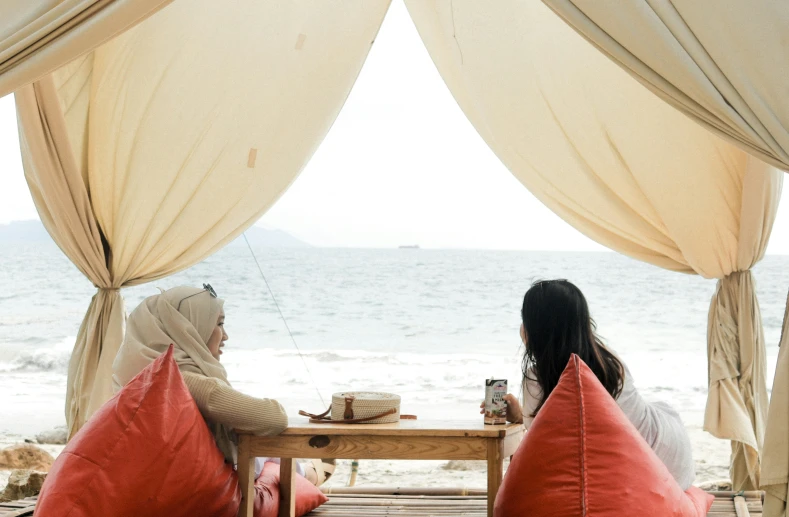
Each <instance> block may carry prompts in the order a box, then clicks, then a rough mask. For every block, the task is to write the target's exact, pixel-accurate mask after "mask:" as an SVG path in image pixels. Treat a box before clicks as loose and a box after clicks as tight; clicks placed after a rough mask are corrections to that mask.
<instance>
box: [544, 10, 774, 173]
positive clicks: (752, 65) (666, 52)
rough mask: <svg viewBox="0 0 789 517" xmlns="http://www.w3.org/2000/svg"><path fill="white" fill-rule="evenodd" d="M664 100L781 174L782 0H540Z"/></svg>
mask: <svg viewBox="0 0 789 517" xmlns="http://www.w3.org/2000/svg"><path fill="white" fill-rule="evenodd" d="M543 2H544V3H545V4H547V5H548V6H550V8H551V9H553V10H554V11H556V13H557V14H558V15H559V16H561V17H562V18H563V19H564V20H565V21H566V22H567V23H568V24H569V25H570V26H572V27H573V28H574V29H575V30H576V31H578V32H579V33H580V34H582V35H583V36H584V37H586V38H587V39H588V40H589V41H591V42H592V43H593V44H594V45H595V46H597V48H598V49H600V50H601V51H602V52H603V53H604V54H606V55H607V56H608V57H609V58H611V59H612V60H613V61H614V62H616V63H617V64H619V65H620V66H621V67H622V68H624V69H625V70H627V71H628V72H629V73H630V75H632V76H633V77H635V78H637V79H638V80H639V81H641V82H642V83H643V84H644V85H646V86H647V87H648V88H649V89H651V90H652V91H653V92H655V93H656V94H658V95H659V96H660V97H661V98H663V99H664V100H665V101H667V102H669V103H670V104H671V105H673V106H674V107H676V108H678V109H679V110H680V111H682V112H683V113H685V114H686V115H689V116H690V117H692V118H694V119H695V120H696V121H697V122H700V123H701V124H702V125H704V126H706V127H707V128H708V129H710V130H712V131H714V132H716V133H717V134H719V135H722V136H724V137H725V138H727V139H729V140H730V141H731V142H734V143H735V144H737V145H739V146H740V147H741V148H742V149H745V150H746V151H748V152H749V153H751V154H753V155H754V156H757V157H759V158H761V159H762V160H764V161H766V162H767V163H770V164H772V165H775V166H776V167H780V168H782V169H783V170H787V171H789V95H787V89H789V45H787V42H786V30H787V27H789V4H788V3H787V2H782V1H780V0H778V1H777V0H671V1H670V2H667V1H653V0H630V1H628V2H601V1H599V0H543Z"/></svg>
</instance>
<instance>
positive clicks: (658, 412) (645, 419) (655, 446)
mask: <svg viewBox="0 0 789 517" xmlns="http://www.w3.org/2000/svg"><path fill="white" fill-rule="evenodd" d="M620 361H621V359H620ZM622 365H623V366H624V368H625V380H624V386H623V387H622V393H621V394H620V395H619V398H618V399H617V401H616V402H617V404H618V405H619V408H620V409H621V410H622V412H623V413H624V414H625V415H626V416H627V418H628V420H630V422H631V423H632V424H633V425H634V426H635V428H636V429H638V432H639V433H640V434H641V436H643V437H644V440H646V442H647V443H648V444H649V446H650V447H651V448H652V450H653V451H655V454H657V456H658V458H660V459H661V461H663V463H664V464H665V465H666V467H668V470H669V472H671V474H672V475H673V476H674V479H676V480H677V483H678V484H679V486H680V487H682V490H687V489H688V488H690V487H691V485H692V484H693V480H694V479H695V478H696V467H695V465H694V463H693V454H692V449H691V445H690V437H689V436H688V433H687V431H686V430H685V426H684V424H683V423H682V418H680V416H679V413H677V412H676V411H675V410H674V409H673V408H672V407H671V406H669V405H668V404H666V403H665V402H647V401H645V400H644V399H643V398H642V397H641V395H640V394H639V393H638V391H637V390H636V387H635V385H634V383H633V376H632V375H631V374H630V370H628V368H627V366H625V364H624V362H623V363H622ZM541 395H542V390H541V389H540V386H539V385H538V384H537V383H536V382H535V381H533V380H527V381H526V382H525V383H524V386H523V423H524V425H525V427H526V428H527V429H528V428H529V427H530V426H531V423H532V421H533V420H534V418H532V416H531V415H532V414H533V413H534V410H535V409H537V405H538V404H539V401H540V398H541Z"/></svg>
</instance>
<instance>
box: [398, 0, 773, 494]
mask: <svg viewBox="0 0 789 517" xmlns="http://www.w3.org/2000/svg"><path fill="white" fill-rule="evenodd" d="M406 5H407V6H408V9H409V11H410V13H411V16H412V18H413V20H414V22H415V24H416V26H417V29H418V30H419V34H420V36H421V37H422V39H423V41H424V43H425V45H426V46H427V49H428V51H429V52H430V55H431V57H432V58H433V61H434V62H435V64H436V66H437V68H438V70H439V72H440V73H441V75H442V77H443V78H444V81H445V82H446V84H447V86H448V87H449V89H450V90H451V92H452V94H453V95H454V96H455V99H456V100H457V102H458V104H459V105H460V107H461V108H462V109H463V111H464V112H465V113H466V115H467V117H468V118H469V120H470V121H471V122H472V123H473V124H474V126H475V128H476V129H477V131H478V132H479V133H480V135H481V136H482V137H483V138H484V139H485V141H486V142H487V143H488V145H489V146H490V147H491V148H492V149H493V151H494V152H495V153H496V154H497V155H498V157H499V158H500V159H501V160H502V161H503V162H504V164H505V165H506V166H507V167H508V168H509V169H510V171H512V173H513V174H514V175H515V176H516V177H517V178H518V179H519V180H520V181H521V182H522V183H523V184H524V185H525V186H526V187H528V188H529V190H531V192H532V193H534V195H535V196H536V197H537V198H539V199H540V200H541V201H542V202H543V203H544V204H546V205H547V206H548V207H549V208H550V209H551V210H552V211H554V212H555V213H556V214H558V215H559V216H561V217H562V218H563V219H564V220H565V221H567V222H568V223H570V224H571V225H573V226H574V227H575V228H577V229H578V230H580V231H581V232H583V233H584V234H585V235H587V236H589V237H590V238H592V239H594V240H596V241H597V242H599V243H601V244H603V245H605V246H607V247H609V248H611V249H614V250H616V251H619V252H621V253H624V254H626V255H629V256H631V257H634V258H637V259H639V260H643V261H645V262H649V263H651V264H655V265H657V266H660V267H663V268H667V269H671V270H674V271H681V272H686V273H696V274H699V275H702V276H704V277H706V278H718V279H720V281H719V284H718V288H717V290H716V294H715V296H714V297H713V300H712V303H711V307H710V327H709V335H708V337H709V340H708V341H709V342H708V350H709V399H708V405H707V412H706V415H705V428H706V429H707V430H709V431H710V432H711V433H713V434H714V435H716V436H718V437H721V438H727V439H731V440H733V453H734V454H733V468H732V475H733V477H734V479H735V482H736V483H737V485H738V489H739V488H744V487H748V486H751V487H753V486H758V470H759V464H758V462H759V451H760V448H761V443H762V442H761V439H762V433H763V428H764V420H765V418H766V410H767V391H766V386H765V361H766V358H765V350H764V337H763V332H762V325H761V316H760V314H759V307H758V302H757V300H756V297H755V293H754V290H753V280H752V277H751V274H750V271H749V269H750V267H751V266H753V265H754V264H755V263H756V262H758V261H759V260H760V259H761V257H762V255H763V254H764V249H765V246H766V244H767V241H768V239H769V235H770V231H771V229H772V223H773V220H774V217H775V213H776V209H777V205H778V200H779V197H780V191H781V185H782V178H783V175H782V174H781V173H780V172H778V171H777V170H775V169H773V168H772V167H770V166H768V165H766V164H765V163H763V162H761V161H759V160H758V159H756V158H754V157H751V156H749V155H747V154H746V153H745V152H743V151H741V150H740V149H739V148H737V147H735V146H733V145H731V144H729V143H727V142H726V141H724V140H722V139H720V138H718V137H717V136H715V135H713V134H712V133H710V132H708V131H706V130H705V129H704V128H702V127H701V126H699V125H698V124H696V123H695V122H693V121H691V120H689V119H688V118H687V117H685V116H684V115H682V114H681V113H679V112H677V111H676V110H674V109H673V108H671V107H670V106H668V105H667V104H665V103H664V102H662V101H661V100H660V99H658V98H657V97H655V96H654V95H653V94H651V93H650V92H649V91H648V90H647V89H645V88H644V87H642V86H641V85H640V84H638V82H636V81H635V80H633V79H632V78H631V77H630V76H629V75H628V74H626V73H625V72H624V71H622V70H621V69H619V68H618V67H617V66H615V65H614V64H613V63H611V62H610V61H609V60H608V59H606V58H605V57H604V56H603V55H602V54H600V53H599V52H598V51H597V50H596V49H594V48H593V47H592V46H591V45H589V44H588V43H587V42H586V41H584V40H583V39H582V38H581V37H580V36H578V35H577V34H576V33H575V32H573V31H572V30H571V29H570V28H569V27H567V26H566V25H565V24H564V23H563V22H562V20H561V19H560V18H558V17H557V16H555V15H554V14H553V13H552V12H551V11H550V10H549V9H548V8H547V7H545V6H544V5H542V4H541V3H539V2H522V1H518V0H502V1H499V2H496V3H495V4H490V3H484V4H481V3H479V2H474V1H473V0H454V1H450V0H430V1H425V0H406ZM617 5H618V4H617ZM535 224H536V223H535Z"/></svg>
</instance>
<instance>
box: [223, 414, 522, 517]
mask: <svg viewBox="0 0 789 517" xmlns="http://www.w3.org/2000/svg"><path fill="white" fill-rule="evenodd" d="M292 420H295V423H294V422H293V421H292V422H291V426H290V427H288V428H287V429H285V431H284V432H283V433H282V434H280V435H278V436H254V435H251V434H239V437H238V438H239V446H238V476H239V483H240V484H241V494H242V497H243V499H242V501H241V508H240V509H239V512H238V515H239V516H240V517H252V511H253V509H254V497H249V494H254V493H255V487H254V482H255V480H254V476H255V457H258V456H263V457H271V458H282V464H281V467H280V473H281V475H280V497H281V503H280V517H293V516H294V515H295V507H294V505H295V501H296V499H295V482H296V478H295V476H296V466H295V461H296V458H337V459H362V460H385V459H389V460H487V462H488V516H489V517H492V516H493V502H494V501H495V498H496V493H497V492H498V490H499V486H500V485H501V479H502V475H503V464H504V458H506V457H507V456H511V455H512V454H514V453H515V450H516V449H517V448H518V445H519V444H520V441H521V438H522V437H523V426H522V425H520V424H508V425H484V424H483V423H482V421H481V420H482V419H481V418H480V420H479V421H475V422H474V421H469V422H446V421H432V422H431V421H427V420H401V421H400V422H398V423H395V424H311V423H309V422H308V421H307V419H306V418H300V419H292Z"/></svg>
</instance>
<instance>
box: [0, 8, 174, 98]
mask: <svg viewBox="0 0 789 517" xmlns="http://www.w3.org/2000/svg"><path fill="white" fill-rule="evenodd" d="M171 1H172V0H3V1H2V2H0V97H2V96H4V95H6V94H8V93H11V92H13V91H14V90H16V89H18V88H20V87H22V86H24V85H26V84H28V83H30V82H32V81H35V80H36V79H39V78H41V77H42V76H44V75H46V74H47V73H49V72H52V71H53V70H55V69H57V68H59V67H61V66H63V65H65V64H66V63H68V62H69V61H71V60H73V59H74V58H76V57H79V56H81V55H83V54H85V53H86V52H89V51H90V50H92V49H94V48H95V47H97V46H99V45H100V44H102V43H104V42H105V41H107V40H109V39H111V38H112V37H113V36H115V35H117V34H120V33H121V32H123V31H125V30H127V29H129V28H131V27H133V26H134V25H136V24H137V23H139V22H141V21H142V20H144V19H145V18H147V17H148V16H150V15H152V14H153V13H155V12H156V11H158V10H159V9H161V8H162V7H164V6H165V5H167V4H169V3H170V2H171Z"/></svg>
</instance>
